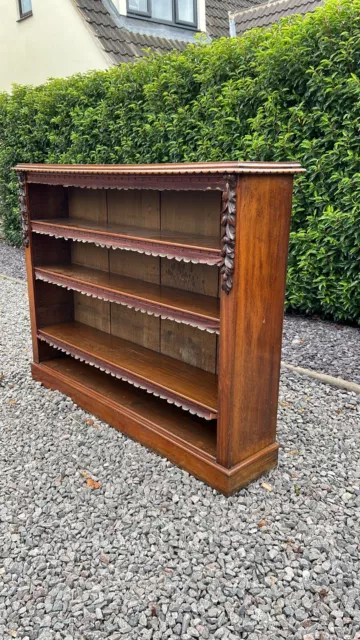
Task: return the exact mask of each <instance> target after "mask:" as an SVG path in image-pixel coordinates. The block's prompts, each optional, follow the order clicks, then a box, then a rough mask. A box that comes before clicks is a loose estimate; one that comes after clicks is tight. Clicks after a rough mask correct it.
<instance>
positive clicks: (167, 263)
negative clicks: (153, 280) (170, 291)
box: [161, 258, 219, 297]
mask: <svg viewBox="0 0 360 640" xmlns="http://www.w3.org/2000/svg"><path fill="white" fill-rule="evenodd" d="M161 284H162V285H164V286H166V287H175V289H185V290H186V291H192V292H194V293H203V294H204V295H207V296H212V297H217V296H218V294H219V269H218V268H217V267H214V266H210V265H208V264H193V263H192V262H178V261H177V260H168V259H167V258H161Z"/></svg>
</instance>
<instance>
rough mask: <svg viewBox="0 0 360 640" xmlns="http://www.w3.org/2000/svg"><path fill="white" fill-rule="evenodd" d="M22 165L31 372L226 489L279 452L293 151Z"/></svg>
mask: <svg viewBox="0 0 360 640" xmlns="http://www.w3.org/2000/svg"><path fill="white" fill-rule="evenodd" d="M16 171H17V173H18V178H19V183H20V203H21V212H22V224H23V237H24V244H25V247H26V261H27V275H28V287H29V298H30V312H31V329H32V340H33V364H32V375H33V377H34V378H35V379H36V380H39V381H40V382H41V383H42V384H43V385H45V386H46V387H49V388H51V389H58V390H60V391H61V392H63V393H65V394H67V395H68V396H70V397H71V398H73V400H74V401H75V402H76V403H78V404H79V405H80V406H81V407H83V408H84V409H86V410H88V411H90V412H91V413H93V414H95V415H97V416H99V417H100V418H102V419H103V420H105V421H106V422H108V423H110V424H111V425H113V426H114V427H116V428H118V429H119V430H120V431H122V432H123V433H125V434H127V435H129V436H130V437H132V438H134V439H136V440H138V441H139V442H140V443H142V444H144V445H146V446H147V447H150V448H151V449H153V450H155V451H156V452H158V453H160V454H161V455H164V456H166V457H167V458H169V459H170V460H172V461H173V462H174V463H175V464H177V465H179V466H180V467H182V468H183V469H186V470H187V471H189V472H190V473H192V474H194V475H195V476H196V477H198V478H200V479H202V480H204V481H205V482H207V483H208V484H210V485H211V486H213V487H215V488H216V489H218V490H219V491H221V492H223V493H225V494H227V495H229V494H231V493H234V492H235V491H236V490H237V489H238V488H240V487H242V486H244V485H245V484H247V483H249V482H250V481H251V480H253V479H255V478H256V477H258V476H259V475H261V474H262V473H263V472H265V471H266V470H268V469H270V468H272V467H274V466H275V465H276V463H277V456H278V444H277V443H276V415H277V401H278V387H279V373H280V354H281V338H282V324H283V305H284V292H285V277H286V263H287V253H288V238H289V226H290V215H291V202H292V187H293V176H294V174H296V173H299V172H301V171H302V169H301V167H300V165H299V164H297V163H241V162H221V163H196V164H162V165H134V166H132V165H123V166H116V165H111V166H110V165H36V164H23V165H18V166H17V167H16Z"/></svg>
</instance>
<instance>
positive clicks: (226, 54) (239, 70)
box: [0, 0, 360, 323]
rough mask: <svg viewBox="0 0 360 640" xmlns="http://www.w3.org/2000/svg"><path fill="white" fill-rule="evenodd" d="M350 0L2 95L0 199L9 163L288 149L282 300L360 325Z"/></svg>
mask: <svg viewBox="0 0 360 640" xmlns="http://www.w3.org/2000/svg"><path fill="white" fill-rule="evenodd" d="M359 63H360V0H329V2H327V3H326V5H325V6H324V7H321V8H319V9H317V10H316V11H315V12H314V13H310V14H307V15H305V16H293V17H290V18H287V19H284V20H282V21H281V22H280V24H275V25H274V26H273V27H272V28H270V29H254V30H252V31H249V32H247V33H246V34H245V35H243V36H242V37H240V38H231V39H230V38H223V39H220V40H218V41H215V42H212V43H211V44H205V43H203V42H199V43H198V44H196V45H189V46H188V47H187V48H186V50H185V51H184V52H182V53H179V52H174V53H170V54H167V55H165V56H157V55H150V54H149V56H146V57H145V58H143V59H141V60H139V61H137V62H136V63H134V64H122V65H120V66H118V67H114V68H112V69H110V70H109V71H106V72H103V71H101V72H92V73H88V74H84V75H75V76H73V77H70V78H67V79H61V80H50V81H48V82H47V83H46V84H44V85H41V86H39V87H32V86H27V87H24V86H14V88H13V92H12V94H11V95H6V94H0V207H1V210H2V217H3V226H4V231H5V236H6V239H7V241H8V242H10V243H12V244H18V243H19V242H20V239H19V213H18V203H17V182H16V176H15V175H14V174H13V173H11V172H10V167H11V166H14V165H15V164H16V163H18V162H55V163H57V162H60V163H62V162H66V163H83V162H84V163H139V162H144V163H145V162H178V161H201V160H202V161H206V160H209V161H210V160H213V161H215V160H274V161H282V160H298V161H300V162H301V164H302V165H303V166H304V167H305V168H306V169H307V174H306V175H302V176H299V177H297V178H296V181H295V194H294V208H293V222H292V232H291V238H290V257H289V269H288V286H287V299H286V300H287V306H288V308H291V309H295V310H298V311H302V312H307V313H317V314H319V315H322V316H323V317H331V318H334V319H337V320H346V321H355V322H358V323H360V248H359V247H360V242H359V240H360V231H359V226H360V163H359V158H360V149H359V135H360V131H359V128H360V126H359V125H360V80H359V75H360V74H359V69H360V65H359Z"/></svg>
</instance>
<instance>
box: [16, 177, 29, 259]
mask: <svg viewBox="0 0 360 640" xmlns="http://www.w3.org/2000/svg"><path fill="white" fill-rule="evenodd" d="M16 173H17V178H18V182H19V203H20V214H21V235H22V241H23V245H24V247H28V246H29V224H28V211H27V204H26V193H25V173H24V171H17V172H16Z"/></svg>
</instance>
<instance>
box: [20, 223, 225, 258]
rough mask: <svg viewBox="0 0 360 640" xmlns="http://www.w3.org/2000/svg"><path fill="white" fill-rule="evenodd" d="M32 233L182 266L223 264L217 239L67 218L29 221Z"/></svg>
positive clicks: (218, 239)
mask: <svg viewBox="0 0 360 640" xmlns="http://www.w3.org/2000/svg"><path fill="white" fill-rule="evenodd" d="M31 230H32V231H33V232H34V233H41V234H44V235H49V236H55V237H57V238H66V239H69V240H76V241H79V242H91V243H94V244H96V245H99V246H102V247H107V248H113V249H126V250H128V251H137V252H139V253H146V254H148V255H153V256H161V257H164V258H165V257H167V258H175V259H176V260H184V261H185V262H194V263H203V264H210V265H219V264H221V261H222V258H221V253H220V238H212V237H205V236H198V235H192V234H185V233H175V232H172V231H163V230H158V229H143V228H138V227H130V226H125V225H111V224H107V225H100V224H97V223H95V222H91V221H88V220H78V219H69V218H56V219H51V220H32V221H31Z"/></svg>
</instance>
